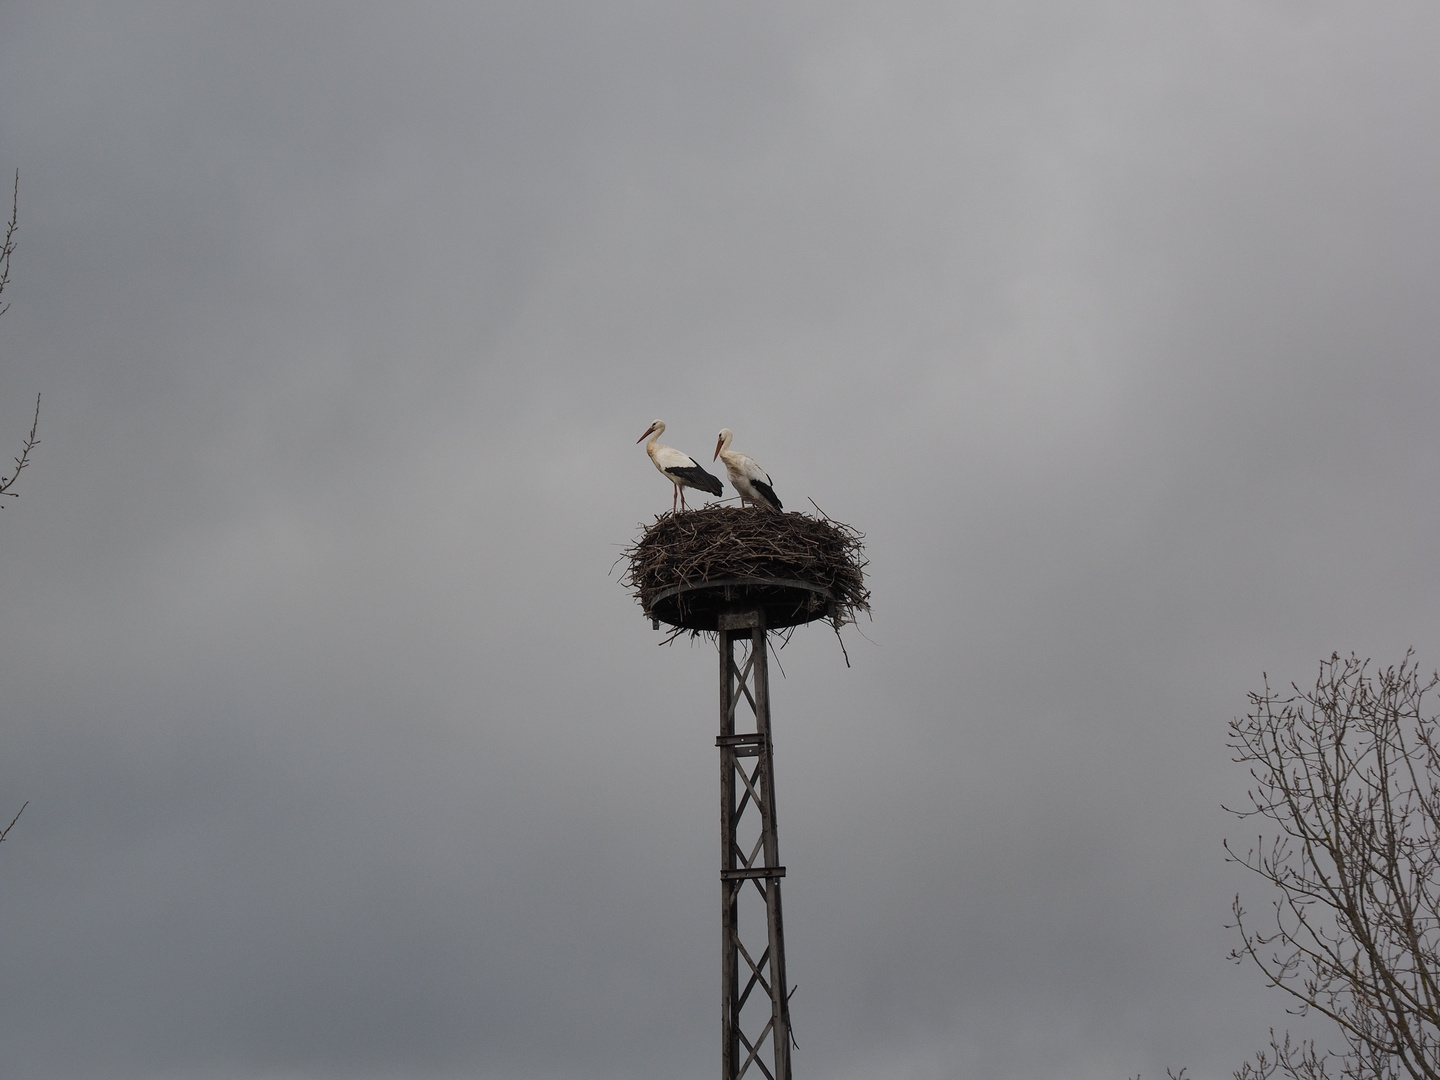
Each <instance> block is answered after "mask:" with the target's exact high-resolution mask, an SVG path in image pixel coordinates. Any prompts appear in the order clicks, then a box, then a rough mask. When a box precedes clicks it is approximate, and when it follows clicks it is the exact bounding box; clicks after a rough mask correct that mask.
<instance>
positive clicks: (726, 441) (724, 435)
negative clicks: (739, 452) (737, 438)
mask: <svg viewBox="0 0 1440 1080" xmlns="http://www.w3.org/2000/svg"><path fill="white" fill-rule="evenodd" d="M734 434H735V433H734V432H732V431H731V430H730V429H729V428H728V427H722V428H721V429H720V437H719V438H718V439H716V440H715V457H712V458H711V459H710V460H711V461H714V460H715V458H718V457H719V456H720V451H721V450H724V449H725V448H726V447H727V446H729V445H730V440H731V439H732V438H734Z"/></svg>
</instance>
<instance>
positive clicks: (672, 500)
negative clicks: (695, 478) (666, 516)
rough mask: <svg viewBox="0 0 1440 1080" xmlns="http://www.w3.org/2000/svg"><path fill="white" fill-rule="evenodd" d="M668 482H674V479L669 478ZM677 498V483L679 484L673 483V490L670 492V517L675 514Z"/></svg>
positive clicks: (678, 496) (678, 494) (678, 492)
mask: <svg viewBox="0 0 1440 1080" xmlns="http://www.w3.org/2000/svg"><path fill="white" fill-rule="evenodd" d="M670 483H672V484H675V481H674V480H671V481H670ZM679 498H680V485H679V484H675V490H674V491H672V492H671V493H670V514H671V516H672V517H673V516H674V514H675V506H676V501H677V500H678V499H679Z"/></svg>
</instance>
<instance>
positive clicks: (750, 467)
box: [711, 428, 780, 510]
mask: <svg viewBox="0 0 1440 1080" xmlns="http://www.w3.org/2000/svg"><path fill="white" fill-rule="evenodd" d="M732 437H733V435H732V433H731V431H730V429H729V428H721V429H720V439H719V441H718V442H716V444H715V457H717V458H719V459H720V460H721V461H723V462H725V471H726V472H728V473H729V474H730V483H732V484H733V485H735V490H736V491H738V492H739V493H740V505H741V506H744V505H745V503H746V502H747V501H748V502H751V503H754V504H755V505H756V506H765V507H768V508H769V509H771V510H779V509H780V497H779V496H778V495H776V494H775V488H774V487H773V486H771V484H770V474H769V473H767V472H766V471H765V470H764V469H762V468H761V467H760V463H759V462H757V461H756V460H755V459H754V458H752V457H751V456H750V455H749V454H742V453H740V451H739V450H731V449H730V440H731V438H732ZM711 460H712V461H713V460H714V458H711Z"/></svg>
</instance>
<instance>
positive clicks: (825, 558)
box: [621, 506, 870, 630]
mask: <svg viewBox="0 0 1440 1080" xmlns="http://www.w3.org/2000/svg"><path fill="white" fill-rule="evenodd" d="M864 541H865V537H864V534H862V533H860V532H858V531H856V530H855V529H854V528H852V527H851V526H849V525H845V524H843V523H841V522H838V521H833V520H831V519H830V518H828V517H823V516H822V517H818V518H817V517H811V516H809V515H808V514H797V513H776V512H774V511H771V510H767V509H763V508H759V507H750V508H742V507H736V506H709V507H706V508H705V509H703V510H688V511H685V512H684V513H681V514H662V515H661V516H660V517H658V518H656V519H655V523H654V524H653V525H651V526H650V527H649V528H647V529H646V530H645V532H644V534H643V535H642V536H641V537H640V539H639V540H637V541H636V542H635V543H634V544H633V545H631V546H630V547H629V548H627V549H626V550H625V553H624V557H625V558H626V559H628V560H629V569H628V570H627V571H626V573H625V576H624V578H622V579H621V584H623V585H626V586H628V587H630V588H632V589H634V590H635V596H636V597H637V598H638V599H639V601H640V606H641V607H642V608H643V609H644V611H645V615H646V617H648V618H651V619H654V620H656V621H657V623H658V622H664V623H668V624H670V625H671V626H673V627H675V628H676V629H677V630H678V629H683V630H715V629H717V628H718V625H719V616H720V614H721V613H722V612H726V611H743V610H747V609H748V610H754V609H756V608H759V609H762V610H763V611H764V612H765V625H766V626H767V627H768V628H769V629H772V630H773V629H781V628H784V627H788V626H798V625H800V624H802V623H807V622H813V621H814V620H816V619H828V620H829V621H830V622H831V623H832V624H833V625H834V626H835V627H836V628H837V629H838V628H839V627H840V626H841V625H842V624H843V623H846V622H853V621H854V620H855V616H856V614H857V613H858V612H861V611H869V610H870V590H869V589H867V588H866V587H865V574H864V569H865V566H866V565H867V561H866V559H865V545H864Z"/></svg>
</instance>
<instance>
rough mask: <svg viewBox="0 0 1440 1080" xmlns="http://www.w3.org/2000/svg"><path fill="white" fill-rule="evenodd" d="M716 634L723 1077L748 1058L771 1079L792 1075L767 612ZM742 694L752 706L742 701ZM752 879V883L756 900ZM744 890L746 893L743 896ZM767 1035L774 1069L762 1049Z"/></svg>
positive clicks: (737, 616) (739, 616)
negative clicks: (744, 902) (718, 694)
mask: <svg viewBox="0 0 1440 1080" xmlns="http://www.w3.org/2000/svg"><path fill="white" fill-rule="evenodd" d="M719 635H720V736H719V738H717V739H716V740H715V744H716V746H718V747H719V748H720V843H721V856H720V893H721V912H722V915H721V925H722V930H721V971H722V990H721V993H722V1002H723V1005H722V1019H721V1027H722V1031H723V1038H724V1051H723V1067H722V1070H721V1080H740V1078H741V1077H743V1076H744V1075H745V1074H746V1072H747V1071H748V1070H749V1069H750V1067H751V1066H752V1065H754V1066H756V1067H757V1068H758V1069H759V1070H760V1072H761V1073H763V1074H764V1075H765V1077H766V1078H767V1080H791V1076H790V999H789V994H788V992H787V990H786V982H785V923H784V919H783V918H782V916H781V910H780V879H781V878H782V877H784V876H785V867H783V866H781V865H780V847H779V840H778V838H777V836H776V831H775V759H774V754H773V743H772V739H771V729H770V665H769V662H768V661H769V647H768V644H767V642H766V636H765V618H764V613H763V611H759V610H756V611H741V612H726V613H722V614H721V615H720V616H719ZM742 702H744V703H745V705H746V706H747V707H748V708H745V709H742V708H740V705H741V703H742ZM747 713H748V716H747V715H746V714H747ZM737 714H739V715H738V717H737ZM752 719H753V723H752V722H750V721H751V720H752ZM737 720H738V721H739V722H738V723H737ZM747 886H753V888H754V890H755V892H756V893H757V894H758V899H759V901H760V903H759V904H756V903H754V902H753V901H754V900H755V897H752V896H751V894H750V891H749V889H747ZM742 896H743V897H744V898H745V899H746V900H747V901H749V902H747V903H746V904H744V905H742V903H741V898H742ZM762 907H763V911H762V910H761V909H762ZM742 909H743V910H742ZM747 1032H748V1034H747ZM767 1039H768V1040H769V1044H770V1049H771V1051H772V1055H771V1056H772V1057H773V1060H774V1071H773V1072H772V1071H771V1069H770V1068H768V1067H767V1066H766V1064H765V1061H764V1060H763V1059H762V1057H761V1054H762V1052H763V1051H764V1049H765V1045H766V1040H767Z"/></svg>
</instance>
